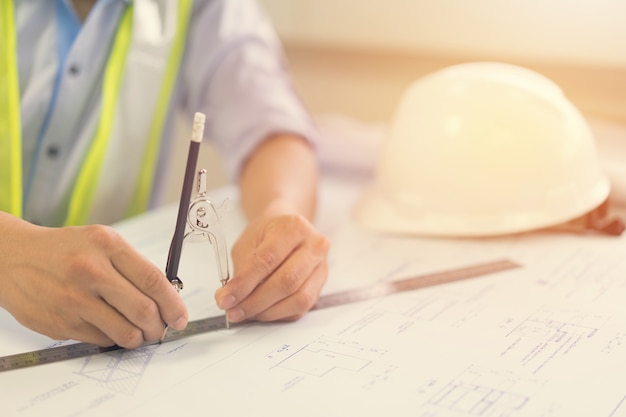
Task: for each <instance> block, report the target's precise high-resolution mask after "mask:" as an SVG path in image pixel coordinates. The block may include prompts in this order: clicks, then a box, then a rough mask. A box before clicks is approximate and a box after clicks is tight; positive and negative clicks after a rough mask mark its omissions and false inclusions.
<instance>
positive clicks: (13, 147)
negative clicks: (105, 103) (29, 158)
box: [0, 1, 22, 217]
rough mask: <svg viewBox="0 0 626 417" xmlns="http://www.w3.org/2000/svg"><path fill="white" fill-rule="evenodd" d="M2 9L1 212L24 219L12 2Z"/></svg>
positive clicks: (0, 99) (18, 98)
mask: <svg viewBox="0 0 626 417" xmlns="http://www.w3.org/2000/svg"><path fill="white" fill-rule="evenodd" d="M1 3H2V4H1V5H0V51H4V57H2V59H0V210H2V211H5V212H7V213H11V214H13V215H14V216H18V217H22V133H21V122H20V107H19V103H20V92H19V84H18V77H17V47H16V45H17V43H16V42H17V40H16V36H17V35H16V30H15V13H14V10H13V1H3V2H1Z"/></svg>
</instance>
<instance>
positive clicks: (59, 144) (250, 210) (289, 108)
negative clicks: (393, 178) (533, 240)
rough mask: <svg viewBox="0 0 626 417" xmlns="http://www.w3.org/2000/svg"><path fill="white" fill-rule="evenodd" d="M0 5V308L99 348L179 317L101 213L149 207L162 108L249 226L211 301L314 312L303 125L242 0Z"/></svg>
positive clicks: (263, 30)
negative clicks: (180, 122) (189, 135)
mask: <svg viewBox="0 0 626 417" xmlns="http://www.w3.org/2000/svg"><path fill="white" fill-rule="evenodd" d="M1 7H2V10H1V11H0V31H1V32H2V34H1V36H0V38H2V39H4V41H3V42H4V44H0V46H1V47H0V51H2V52H0V54H4V55H5V56H3V57H2V59H0V62H2V63H0V92H2V93H3V94H0V95H2V97H3V98H0V110H1V111H0V187H1V188H0V306H2V307H3V308H5V309H6V310H8V311H9V312H10V313H11V314H12V315H13V316H14V317H15V318H16V319H17V320H18V321H19V322H21V323H22V324H23V325H25V326H27V327H29V328H31V329H33V330H35V331H37V332H40V333H43V334H46V335H48V336H50V337H53V338H55V339H76V340H81V341H86V342H90V343H96V344H99V345H103V346H104V345H111V344H118V345H120V346H123V347H126V348H136V347H138V346H140V345H141V344H143V343H144V342H146V341H153V340H157V339H158V338H159V337H160V336H161V335H162V333H163V323H164V322H165V323H166V324H167V325H169V326H170V327H172V328H174V329H181V328H184V327H185V325H186V323H187V319H188V315H187V311H186V308H185V306H184V304H183V302H182V301H181V299H180V298H179V296H178V294H177V293H176V291H175V290H174V289H173V288H172V287H171V285H170V284H169V282H168V281H167V279H166V278H165V276H164V275H163V273H162V271H160V270H159V269H158V268H157V267H156V266H154V265H152V264H151V263H149V262H148V261H147V260H146V259H145V258H144V257H142V256H141V254H139V253H138V252H137V251H136V250H135V249H133V248H132V247H131V246H130V245H129V244H128V243H127V242H125V241H124V240H123V239H122V238H121V237H120V236H119V235H118V234H117V233H116V232H115V231H114V230H113V229H111V228H110V227H108V226H104V225H103V224H108V223H111V222H113V221H117V220H119V219H121V218H124V217H126V216H129V215H133V214H136V213H140V212H141V211H143V210H146V209H148V208H149V207H152V206H154V205H155V204H157V203H158V198H159V195H158V191H159V185H160V184H161V182H162V180H163V178H162V176H163V175H164V174H163V170H159V169H157V168H158V167H161V166H164V164H165V161H166V160H167V157H168V150H169V149H170V145H171V141H172V140H174V139H176V138H174V135H173V126H174V118H175V115H176V114H177V113H181V112H182V113H183V114H184V115H185V116H186V117H187V119H188V120H189V125H191V117H192V115H193V114H194V113H195V112H196V111H199V112H203V113H206V114H207V129H206V135H205V136H206V137H208V138H209V139H210V140H214V141H215V143H216V145H217V146H218V148H219V149H220V150H221V151H222V152H223V155H224V159H225V162H226V165H227V167H228V171H229V174H230V175H231V177H232V178H233V179H234V180H236V181H237V182H238V184H239V186H240V194H241V204H242V207H243V209H244V211H245V213H246V215H247V217H248V218H249V220H250V222H249V225H248V227H247V228H246V229H245V231H244V232H243V233H242V235H241V236H240V238H239V240H238V241H237V242H236V243H235V245H234V247H233V252H232V261H233V266H234V275H233V278H232V279H231V281H230V282H229V283H228V284H227V285H226V286H225V287H224V288H222V289H220V290H218V292H217V293H216V302H217V304H218V306H219V307H220V308H222V309H224V310H226V314H227V316H228V319H229V320H230V321H231V322H239V321H242V320H261V321H270V320H293V319H297V318H299V317H300V316H302V315H303V314H304V313H305V312H306V311H307V310H308V309H310V308H311V307H312V305H313V304H314V303H315V301H316V300H317V298H318V296H319V293H320V291H321V288H322V286H323V285H324V282H325V280H326V276H327V260H326V257H327V252H328V241H327V239H326V237H325V236H323V235H322V234H321V233H320V232H319V231H317V230H316V229H315V228H314V226H313V225H312V224H311V219H312V218H313V216H314V211H315V205H316V187H317V175H318V172H317V164H316V160H315V155H314V151H313V143H312V141H313V140H314V129H313V127H312V123H311V121H310V119H309V117H308V115H307V113H306V111H305V110H304V109H303V106H302V105H301V103H300V102H299V100H298V98H297V96H296V95H295V94H294V92H293V90H292V87H291V84H290V82H289V79H288V77H287V75H286V71H285V69H284V67H283V62H282V52H281V49H280V45H279V42H278V41H277V38H276V36H275V34H274V33H273V31H272V29H271V26H270V24H269V23H268V21H267V19H266V18H265V17H264V15H263V14H262V12H261V11H260V10H259V9H258V7H257V6H256V5H255V4H254V3H253V2H252V1H245V0H222V1H217V0H215V1H211V0H196V1H191V0H180V1H171V0H170V1H168V0H135V1H131V0H98V1H96V0H82V1H81V0H52V1H45V2H42V1H31V0H16V1H14V2H11V1H8V2H3V5H2V6H1ZM0 42H2V41H0ZM4 93H6V94H4ZM2 100H4V101H2Z"/></svg>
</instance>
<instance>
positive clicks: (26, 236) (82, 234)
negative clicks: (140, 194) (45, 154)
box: [0, 213, 188, 349]
mask: <svg viewBox="0 0 626 417" xmlns="http://www.w3.org/2000/svg"><path fill="white" fill-rule="evenodd" d="M0 236H1V237H0V306H2V307H4V308H5V309H6V310H8V311H9V312H10V313H11V314H12V315H13V316H14V317H15V318H16V319H17V320H18V321H19V322H20V323H22V324H23V325H24V326H26V327H29V328H30V329H32V330H35V331H37V332H39V333H42V334H45V335H47V336H50V337H52V338H54V339H74V340H80V341H84V342H89V343H95V344H98V345H100V346H110V345H113V344H117V345H119V346H122V347H125V348H131V349H132V348H137V347H139V346H141V345H142V344H143V343H145V342H148V341H156V340H158V339H159V338H160V337H161V336H162V334H163V330H164V323H167V324H168V325H169V326H171V327H172V328H174V329H183V328H184V327H185V326H186V325H187V320H188V313H187V309H186V307H185V305H184V303H183V301H182V299H181V298H180V296H179V295H178V294H177V293H176V290H174V288H173V287H172V286H171V284H170V283H169V282H168V280H167V278H166V277H165V276H164V274H163V273H162V272H161V271H160V270H159V269H158V268H157V267H156V266H155V265H153V264H152V263H150V262H149V261H148V260H147V259H145V258H144V257H143V256H142V255H141V254H139V253H138V252H137V251H136V250H135V249H133V248H132V247H131V246H130V245H129V244H128V243H127V242H126V241H125V240H124V239H123V238H122V237H121V236H120V235H119V234H118V233H117V232H115V230H113V229H112V228H110V227H107V226H81V227H64V228H46V227H40V226H34V225H32V224H29V223H27V222H24V221H22V220H20V219H16V218H14V217H12V216H9V215H8V214H6V213H0Z"/></svg>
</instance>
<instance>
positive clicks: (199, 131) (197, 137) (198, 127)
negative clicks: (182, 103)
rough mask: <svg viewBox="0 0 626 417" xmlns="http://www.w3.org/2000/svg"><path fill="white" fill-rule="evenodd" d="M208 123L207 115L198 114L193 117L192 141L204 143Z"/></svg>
mask: <svg viewBox="0 0 626 417" xmlns="http://www.w3.org/2000/svg"><path fill="white" fill-rule="evenodd" d="M205 121H206V115H205V114H204V113H200V112H196V114H194V115H193V130H192V132H191V140H192V141H194V142H202V137H203V136H204V122H205Z"/></svg>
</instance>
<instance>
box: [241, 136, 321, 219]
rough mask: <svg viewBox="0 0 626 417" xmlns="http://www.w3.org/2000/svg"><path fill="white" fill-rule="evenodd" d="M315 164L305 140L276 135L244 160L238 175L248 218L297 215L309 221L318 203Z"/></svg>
mask: <svg viewBox="0 0 626 417" xmlns="http://www.w3.org/2000/svg"><path fill="white" fill-rule="evenodd" d="M318 175H319V173H318V165H317V161H316V159H315V155H314V152H313V149H312V148H311V145H310V144H309V143H307V142H306V141H305V140H304V139H301V138H299V137H296V136H293V135H289V134H277V135H274V136H272V137H270V138H268V139H267V140H265V141H264V142H263V143H262V144H261V145H260V146H259V148H258V149H257V150H256V151H255V152H254V153H253V155H252V156H251V157H250V159H248V160H247V161H246V163H245V164H244V166H243V169H242V171H241V175H240V178H239V186H240V190H241V204H242V207H243V209H244V212H245V214H246V216H247V217H248V219H254V218H256V217H258V216H259V215H261V214H271V215H280V214H300V215H303V216H304V217H306V218H307V219H308V220H312V219H313V216H314V214H315V209H316V205H317V181H318Z"/></svg>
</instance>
